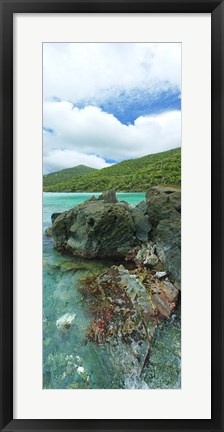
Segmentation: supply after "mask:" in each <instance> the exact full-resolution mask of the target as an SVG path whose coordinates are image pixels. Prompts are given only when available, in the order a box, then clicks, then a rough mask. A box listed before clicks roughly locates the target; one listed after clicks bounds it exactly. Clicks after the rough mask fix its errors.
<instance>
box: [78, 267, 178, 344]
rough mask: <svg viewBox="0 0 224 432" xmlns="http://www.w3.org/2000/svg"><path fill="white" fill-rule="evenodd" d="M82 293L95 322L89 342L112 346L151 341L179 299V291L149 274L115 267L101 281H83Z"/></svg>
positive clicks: (96, 279)
mask: <svg viewBox="0 0 224 432" xmlns="http://www.w3.org/2000/svg"><path fill="white" fill-rule="evenodd" d="M81 290H82V293H83V295H84V297H85V298H86V299H87V301H88V302H89V306H90V309H91V311H92V313H93V317H94V319H93V321H92V323H91V325H90V327H89V329H88V340H90V341H93V342H95V343H98V344H99V343H106V342H107V343H110V342H112V341H113V340H117V339H119V338H121V339H122V340H123V341H124V342H128V343H129V342H130V343H131V342H133V341H136V342H140V341H143V340H146V339H148V340H150V341H151V338H152V336H153V334H154V331H155V328H156V326H157V324H158V323H159V321H160V319H161V318H162V317H165V318H169V317H170V315H171V313H172V311H173V310H174V308H175V306H176V302H177V298H178V289H177V288H176V287H175V286H174V285H173V284H172V283H171V282H169V281H160V280H159V279H157V278H156V277H154V276H153V275H152V274H151V273H150V272H149V271H147V270H144V271H143V270H136V271H135V272H132V273H130V272H129V271H128V270H127V269H125V268H124V267H123V266H122V265H120V266H113V267H111V268H110V269H109V270H107V271H106V272H104V273H103V274H101V275H100V276H98V277H92V278H87V279H85V280H83V281H82V288H81Z"/></svg>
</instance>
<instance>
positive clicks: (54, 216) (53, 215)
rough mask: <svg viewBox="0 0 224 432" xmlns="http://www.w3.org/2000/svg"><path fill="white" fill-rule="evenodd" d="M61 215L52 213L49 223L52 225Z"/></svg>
mask: <svg viewBox="0 0 224 432" xmlns="http://www.w3.org/2000/svg"><path fill="white" fill-rule="evenodd" d="M60 214H61V213H52V215H51V222H52V224H53V223H54V221H55V219H57V217H58V216H60Z"/></svg>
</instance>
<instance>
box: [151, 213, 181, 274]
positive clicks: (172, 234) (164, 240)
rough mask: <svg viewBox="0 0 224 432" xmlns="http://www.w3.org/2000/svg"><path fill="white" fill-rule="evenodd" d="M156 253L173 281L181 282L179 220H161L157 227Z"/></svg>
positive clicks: (178, 218) (177, 218)
mask: <svg viewBox="0 0 224 432" xmlns="http://www.w3.org/2000/svg"><path fill="white" fill-rule="evenodd" d="M156 251H157V254H158V257H159V259H160V260H161V261H162V263H163V264H164V267H165V269H166V270H167V272H169V273H170V275H171V276H172V277H173V279H174V280H177V281H178V282H180V280H181V220H180V217H176V218H173V219H169V221H167V220H162V221H160V222H159V224H158V226H157V233H156Z"/></svg>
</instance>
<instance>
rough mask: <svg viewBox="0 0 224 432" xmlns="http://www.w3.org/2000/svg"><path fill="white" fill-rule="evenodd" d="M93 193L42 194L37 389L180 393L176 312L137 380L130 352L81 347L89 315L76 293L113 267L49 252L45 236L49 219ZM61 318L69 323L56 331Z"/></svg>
mask: <svg viewBox="0 0 224 432" xmlns="http://www.w3.org/2000/svg"><path fill="white" fill-rule="evenodd" d="M91 195H95V196H98V195H99V193H92V194H91V193H44V194H43V388H45V389H85V388H86V389H138V388H139V389H156V388H159V389H167V388H174V389H178V388H180V385H181V384H180V370H181V354H180V349H181V342H180V341H181V337H180V335H181V325H180V311H179V310H177V311H176V312H175V313H174V314H173V316H172V319H171V320H170V321H169V322H167V321H164V322H162V323H161V325H160V326H159V328H158V329H157V331H156V337H155V338H154V342H153V346H152V350H151V356H150V362H149V364H148V366H147V367H146V368H145V370H144V372H143V374H142V375H141V376H140V365H139V362H138V361H137V359H136V357H135V355H134V347H133V346H132V345H127V344H124V343H120V344H119V345H116V346H111V345H109V344H106V345H95V344H93V343H92V342H87V341H86V329H87V327H88V325H89V323H90V320H91V314H90V312H89V309H88V307H87V305H86V302H85V300H84V299H83V298H82V296H81V294H80V291H79V289H78V288H79V284H80V280H81V279H82V278H85V277H86V276H88V275H91V274H94V273H95V272H99V273H100V272H102V271H104V270H105V269H106V268H109V267H110V266H111V265H113V262H108V261H106V262H103V261H102V260H101V261H92V260H83V259H80V258H71V257H69V256H64V255H61V254H60V253H58V252H57V251H55V250H54V248H53V240H52V239H51V238H49V237H46V235H45V229H46V228H47V227H49V226H50V225H51V214H52V213H54V212H62V211H65V210H68V209H69V208H72V207H74V206H75V205H77V204H80V203H81V202H83V201H85V200H86V199H88V198H89V197H90V196H91ZM117 196H118V199H119V200H125V201H127V202H128V203H132V204H135V205H136V204H138V203H139V202H140V201H142V200H144V199H145V194H144V193H120V194H117ZM63 317H66V319H67V320H70V322H71V326H70V327H69V329H68V330H67V331H60V323H61V321H63Z"/></svg>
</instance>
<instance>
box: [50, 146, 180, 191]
mask: <svg viewBox="0 0 224 432" xmlns="http://www.w3.org/2000/svg"><path fill="white" fill-rule="evenodd" d="M63 171H66V170H63ZM180 182H181V149H180V148H177V149H173V150H168V151H166V152H162V153H157V154H153V155H149V156H144V157H141V158H138V159H131V160H126V161H123V162H120V163H118V164H116V165H113V166H111V167H108V168H103V169H101V170H95V171H94V172H91V173H89V174H85V175H81V176H78V177H74V176H71V177H70V179H69V180H67V181H61V182H58V183H56V184H54V185H46V183H44V191H45V192H97V191H99V192H100V191H104V190H108V189H114V190H115V191H124V192H132V191H136V192H138V191H142V192H144V191H146V190H147V189H149V188H150V187H151V186H156V185H159V184H160V185H180Z"/></svg>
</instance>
